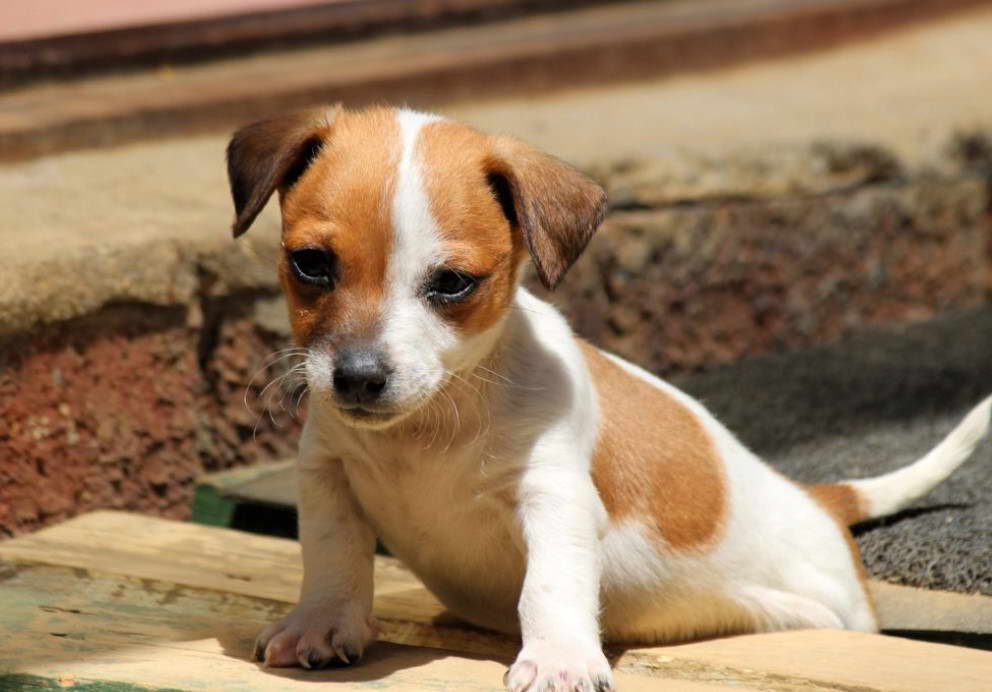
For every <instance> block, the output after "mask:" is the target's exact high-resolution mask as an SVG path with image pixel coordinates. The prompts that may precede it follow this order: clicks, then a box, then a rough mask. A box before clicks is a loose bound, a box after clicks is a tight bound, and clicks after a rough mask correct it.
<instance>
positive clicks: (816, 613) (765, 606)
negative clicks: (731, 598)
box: [739, 586, 849, 632]
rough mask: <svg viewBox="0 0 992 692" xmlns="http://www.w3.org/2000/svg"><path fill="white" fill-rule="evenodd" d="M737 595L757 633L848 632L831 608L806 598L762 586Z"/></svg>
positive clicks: (744, 589)
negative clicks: (791, 631)
mask: <svg viewBox="0 0 992 692" xmlns="http://www.w3.org/2000/svg"><path fill="white" fill-rule="evenodd" d="M739 594H740V595H739V603H740V604H741V605H742V606H744V607H745V608H747V609H748V610H749V611H750V612H751V613H752V615H753V616H754V618H755V630H756V631H758V632H773V631H777V630H794V629H807V628H817V629H822V628H830V629H846V628H849V626H846V625H845V622H844V620H843V619H842V618H841V617H840V615H838V614H837V613H836V612H834V611H833V610H832V609H831V608H829V607H828V606H826V605H824V604H823V603H820V602H819V601H816V600H814V599H812V598H809V597H807V596H800V595H798V594H794V593H789V592H788V591H780V590H778V589H772V588H768V587H765V586H748V587H744V588H742V589H740V591H739Z"/></svg>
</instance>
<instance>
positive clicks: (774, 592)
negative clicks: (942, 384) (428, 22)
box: [228, 106, 992, 690]
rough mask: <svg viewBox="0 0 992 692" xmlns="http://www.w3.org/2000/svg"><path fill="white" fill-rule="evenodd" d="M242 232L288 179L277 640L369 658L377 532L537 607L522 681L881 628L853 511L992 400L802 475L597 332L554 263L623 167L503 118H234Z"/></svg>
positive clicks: (314, 659) (450, 580) (404, 551)
mask: <svg viewBox="0 0 992 692" xmlns="http://www.w3.org/2000/svg"><path fill="white" fill-rule="evenodd" d="M228 172H229V177H230V184H231V192H232V195H233V197H234V206H235V212H236V220H235V222H234V235H235V236H240V235H241V234H242V233H244V232H245V231H246V230H247V229H248V227H249V226H250V225H251V224H252V221H253V220H254V219H255V217H256V215H257V214H258V213H259V212H260V211H261V210H262V207H263V206H264V205H265V203H266V201H267V200H268V199H269V197H270V196H271V195H272V194H273V192H275V191H276V190H278V191H279V200H280V205H281V210H282V253H281V256H280V259H279V272H280V276H281V281H282V285H283V287H284V289H285V292H286V297H287V300H288V304H289V312H290V318H291V322H292V328H293V334H294V337H295V339H296V341H297V342H298V344H299V345H300V346H302V347H305V348H306V353H307V355H306V363H305V368H306V377H307V381H308V385H309V388H310V404H309V409H308V413H307V420H306V425H305V427H304V430H303V434H302V438H301V441H300V451H299V462H298V476H299V512H300V539H301V541H302V546H303V563H304V578H303V586H302V591H301V594H300V601H299V604H298V605H297V606H296V607H295V608H294V609H293V610H292V611H291V612H290V613H289V614H288V615H287V616H286V617H284V618H283V619H282V620H280V621H279V622H277V623H275V624H273V625H271V626H269V627H267V628H266V629H265V630H264V631H263V632H262V633H261V635H260V636H259V639H258V642H257V649H256V655H257V656H258V657H259V658H260V659H261V660H264V662H265V663H266V664H267V665H270V666H291V665H301V666H304V667H306V668H318V667H321V666H324V665H327V664H328V663H330V662H331V661H332V660H335V659H340V661H342V662H344V663H352V662H354V661H356V660H357V659H358V658H359V657H361V655H362V652H363V650H364V649H365V648H366V647H367V646H368V645H369V643H370V642H371V641H372V640H373V639H374V637H375V631H376V630H375V623H374V620H373V616H372V589H373V584H372V571H373V570H372V564H373V551H374V548H375V541H376V537H377V536H378V537H380V538H381V539H382V540H383V542H384V543H385V544H386V545H387V546H388V547H389V549H390V550H391V551H392V552H393V554H394V555H396V556H398V557H399V558H400V559H402V560H403V561H404V562H405V563H406V564H407V565H408V566H409V567H410V569H411V570H413V572H415V573H416V574H417V576H419V577H420V578H421V579H422V580H423V582H424V583H425V584H426V585H427V587H428V588H429V589H430V590H431V591H432V592H433V593H434V594H435V595H436V596H437V597H438V598H439V599H440V600H441V601H442V602H443V603H444V604H445V606H446V607H447V608H449V609H450V610H451V611H452V612H453V613H455V614H457V615H458V616H460V617H462V618H464V619H465V620H467V621H468V622H471V623H474V624H476V625H479V626H482V627H487V628H491V629H494V630H498V631H501V632H508V633H513V634H519V635H520V636H521V637H522V641H523V647H522V649H521V651H520V653H519V655H518V657H517V659H516V661H515V662H514V663H513V665H512V666H511V667H510V668H509V670H508V671H507V675H506V679H505V682H506V685H507V687H508V688H509V689H511V690H610V689H612V688H613V678H612V675H611V672H610V667H609V665H608V664H607V661H606V658H605V657H604V656H603V653H602V650H601V644H600V642H601V640H602V639H606V640H614V641H623V642H634V643H658V642H669V641H673V640H680V639H685V638H689V637H698V636H709V635H716V634H723V633H731V632H756V631H768V630H779V629H786V628H802V627H836V628H849V629H855V630H862V631H867V632H871V631H875V630H876V629H877V624H876V618H875V614H874V613H873V610H872V603H871V598H870V596H869V594H868V591H867V589H866V585H865V574H864V570H863V568H862V566H861V563H860V559H859V556H858V552H857V548H856V547H855V545H854V543H853V541H852V540H851V536H850V534H849V532H848V529H847V526H848V525H849V524H851V523H853V522H857V521H861V520H864V519H869V518H872V517H878V516H881V515H884V514H888V513H891V512H894V511H896V510H898V509H899V508H900V507H903V506H904V505H905V504H906V503H908V502H909V501H911V500H913V499H914V498H916V497H918V496H920V495H922V494H923V493H925V492H927V491H928V490H930V488H932V487H933V486H934V485H936V484H937V483H938V482H940V481H941V480H942V479H943V478H945V477H946V476H947V475H948V474H950V473H951V472H952V471H953V470H954V469H955V468H956V467H957V466H958V465H959V464H960V463H961V462H962V461H963V460H964V459H965V458H966V457H967V456H968V455H969V454H970V453H971V451H972V450H973V449H974V447H975V445H976V444H977V443H978V442H979V440H980V439H981V438H982V437H983V436H984V435H985V433H986V431H987V429H988V425H989V415H990V407H992V399H986V400H985V401H984V402H982V403H981V404H980V405H979V406H978V407H977V408H976V409H974V411H972V412H971V413H970V414H969V415H968V416H967V418H965V420H964V421H963V422H962V423H961V424H960V425H959V426H958V427H957V429H955V430H954V431H953V432H952V433H951V434H950V435H949V436H948V437H947V438H946V439H945V440H944V441H943V442H941V443H940V445H938V446H937V447H936V448H935V449H934V450H933V451H932V452H930V453H929V454H927V455H926V456H925V457H923V458H922V459H921V460H919V461H918V462H916V463H914V464H912V465H910V466H908V467H906V468H903V469H901V470H899V471H896V472H894V473H890V474H887V475H884V476H880V477H878V478H872V479H868V480H859V481H846V482H842V483H836V484H829V485H811V486H810V485H806V486H804V485H801V484H798V483H794V482H792V481H790V480H788V479H786V478H784V477H783V476H781V475H779V474H778V473H776V472H775V471H773V470H772V469H770V468H769V467H767V466H766V465H764V464H763V463H762V462H761V461H760V460H759V459H758V458H757V457H755V455H753V454H752V453H751V452H749V451H748V450H747V449H745V448H744V447H743V446H742V445H741V444H740V443H739V442H738V441H737V440H736V439H735V438H734V437H733V435H732V434H731V433H730V432H728V431H727V430H726V429H725V428H724V427H723V426H722V425H721V424H720V423H719V422H717V421H716V420H715V419H714V418H713V416H711V415H710V414H709V413H707V411H706V410H705V409H704V408H703V407H702V406H701V405H700V404H699V403H697V402H696V401H694V400H692V399H691V398H689V397H688V396H686V395H685V394H683V393H682V392H679V391H678V390H676V389H674V388H673V387H671V386H670V385H668V384H666V383H665V382H663V381H661V380H659V379H657V378H655V377H653V376H652V375H650V374H649V373H647V372H645V371H643V370H641V369H640V368H638V367H637V366H634V365H631V364H630V363H627V362H625V361H623V360H621V359H620V358H618V357H616V356H613V355H610V354H608V353H604V352H602V351H600V350H598V349H597V348H595V347H594V346H592V345H590V344H588V343H585V342H583V341H582V340H580V339H578V338H576V337H575V336H574V335H573V334H572V332H571V330H570V329H569V327H568V325H567V324H566V322H565V320H564V319H563V318H562V317H561V316H560V315H559V314H558V313H557V312H556V311H555V310H554V308H552V307H551V306H549V305H548V304H547V303H545V302H543V301H541V300H539V299H537V298H536V297H534V296H533V295H532V294H530V293H528V292H527V291H526V290H525V289H523V288H521V287H520V277H521V272H522V266H523V264H524V262H525V260H527V259H528V258H529V259H530V260H531V261H532V262H533V265H534V268H535V269H536V271H537V275H538V276H539V277H540V280H541V281H542V283H543V284H544V285H545V286H547V287H549V288H553V287H554V286H555V285H556V284H558V282H559V281H561V279H562V277H563V275H564V274H565V272H566V271H567V270H568V268H569V266H570V265H571V264H572V263H573V262H574V261H575V260H576V259H577V258H578V256H579V255H580V254H581V253H582V251H583V249H584V248H585V246H586V244H587V243H588V242H589V239H590V237H591V236H592V234H593V232H594V231H595V229H596V227H597V226H598V225H599V223H600V221H601V220H602V218H603V214H604V212H605V209H606V198H605V195H604V192H603V190H602V189H601V188H600V187H599V186H598V185H597V184H596V183H594V182H592V181H591V180H589V179H588V178H586V177H585V176H583V175H582V174H581V173H579V172H578V171H576V170H575V169H573V168H571V167H570V166H568V165H566V164H565V163H563V162H561V161H558V160H556V159H554V158H552V157H550V156H548V155H545V154H542V153H540V152H538V151H535V150H534V149H532V148H530V147H528V146H527V145H525V144H523V143H521V142H519V141H517V140H516V139H513V138H512V137H507V136H490V135H486V134H483V133H480V132H477V131H475V130H473V129H471V128H469V127H466V126H464V125H460V124H458V123H455V122H450V121H447V120H444V119H442V118H439V117H436V116H432V115H425V114H422V113H416V112H412V111H409V110H402V109H390V108H374V109H370V110H364V111H358V112H351V111H346V110H343V109H342V108H341V107H339V106H336V107H328V108H321V109H316V110H312V111H308V112H304V113H299V114H294V115H289V116H286V117H281V118H276V119H272V120H266V121H263V122H259V123H255V124H253V125H249V126H247V127H245V128H243V129H241V130H239V131H238V132H237V133H236V134H235V135H234V137H233V139H232V140H231V143H230V145H229V147H228Z"/></svg>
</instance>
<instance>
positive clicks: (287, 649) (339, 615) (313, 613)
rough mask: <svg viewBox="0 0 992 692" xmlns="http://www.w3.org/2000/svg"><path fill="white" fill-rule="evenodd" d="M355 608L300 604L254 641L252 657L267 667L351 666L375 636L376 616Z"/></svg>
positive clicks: (263, 631)
mask: <svg viewBox="0 0 992 692" xmlns="http://www.w3.org/2000/svg"><path fill="white" fill-rule="evenodd" d="M357 610H358V609H357V608H351V607H345V608H340V607H330V606H326V605H319V606H314V605H306V604H303V603H301V604H299V605H297V606H296V607H295V608H293V610H291V611H290V612H289V614H287V615H286V617H284V618H283V619H282V620H279V621H278V622H274V623H272V624H271V625H269V626H268V627H266V628H265V629H264V630H262V633H261V634H259V635H258V638H257V639H256V640H255V653H254V656H255V660H257V661H262V662H263V663H264V664H265V665H266V666H272V667H283V666H296V665H299V666H303V667H304V668H323V667H324V666H327V665H330V664H332V663H337V664H338V665H350V664H352V663H355V662H356V661H358V659H360V658H361V657H362V654H363V653H364V652H365V648H366V647H367V646H368V645H369V644H370V643H371V642H372V641H373V640H374V639H375V637H376V629H377V628H376V622H375V618H374V617H373V616H372V615H370V614H361V613H358V612H357Z"/></svg>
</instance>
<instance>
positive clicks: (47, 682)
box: [0, 673, 183, 692]
mask: <svg viewBox="0 0 992 692" xmlns="http://www.w3.org/2000/svg"><path fill="white" fill-rule="evenodd" d="M35 690H58V691H59V692H66V691H68V692H183V691H182V690H179V689H177V688H175V687H144V686H139V685H132V684H131V683H128V682H114V681H113V680H92V681H85V682H72V683H66V681H64V680H63V681H62V682H60V681H58V680H52V679H50V678H44V677H41V676H40V675H25V674H23V673H9V674H6V675H0V692H34V691H35Z"/></svg>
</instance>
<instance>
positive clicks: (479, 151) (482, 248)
mask: <svg viewBox="0 0 992 692" xmlns="http://www.w3.org/2000/svg"><path fill="white" fill-rule="evenodd" d="M228 173H229V176H230V182H231V191H232V194H233V197H234V202H235V210H236V214H237V218H236V221H235V223H234V233H235V236H237V235H240V234H241V233H243V232H244V231H245V230H247V228H248V227H249V226H250V225H251V223H252V221H253V220H254V218H255V216H256V215H257V214H258V213H259V212H260V211H261V209H262V207H263V206H264V205H265V202H266V201H267V200H268V198H269V197H270V196H271V194H272V193H273V192H274V191H275V190H278V191H279V192H280V203H281V209H282V220H283V225H282V228H283V242H282V248H283V253H282V256H281V258H280V264H279V271H280V276H281V280H282V285H283V288H284V289H285V292H286V296H287V300H288V303H289V310H290V319H291V323H292V326H293V333H294V336H295V338H296V340H297V342H298V343H299V344H300V345H301V346H305V347H306V348H307V352H308V356H307V378H308V383H309V385H310V388H311V390H312V391H313V392H314V393H315V394H317V395H318V396H322V397H324V398H327V399H328V400H331V401H333V403H334V404H335V409H336V410H337V411H338V412H339V415H340V416H341V418H342V419H343V420H344V421H345V422H347V423H349V424H351V425H354V426H357V427H372V428H384V427H388V426H389V425H391V424H392V423H394V422H396V421H399V420H400V419H402V418H403V417H405V416H406V415H409V414H410V413H412V412H414V411H416V410H418V409H419V408H420V406H421V405H423V404H424V403H426V402H427V401H429V400H430V399H431V398H432V397H433V396H434V395H435V394H436V393H437V391H438V390H439V389H440V388H441V387H442V386H444V384H445V383H446V382H447V380H448V378H449V377H450V376H451V375H452V374H453V373H458V372H459V371H464V370H466V369H468V368H471V367H472V366H474V365H476V364H477V363H478V362H479V360H480V359H481V358H483V357H484V356H485V355H486V354H487V353H488V352H489V351H490V350H491V348H492V346H493V344H494V343H495V341H496V339H497V337H498V335H499V333H500V331H501V326H502V322H503V318H504V316H505V315H506V314H507V311H508V309H509V306H510V303H511V301H512V299H513V293H514V290H515V287H516V283H517V281H518V278H519V273H520V266H521V263H522V261H523V260H524V259H525V258H526V257H527V256H528V254H529V255H530V256H531V257H532V258H533V260H534V263H535V266H536V268H537V271H538V274H539V276H540V278H541V280H542V281H543V282H544V284H545V285H546V286H549V287H553V286H554V285H555V284H556V283H557V282H558V281H559V280H560V278H561V276H562V275H563V274H564V272H565V271H566V270H567V269H568V267H569V266H570V265H571V264H572V262H574V261H575V259H576V258H577V257H578V256H579V254H580V253H581V252H582V250H583V249H584V247H585V246H586V244H587V243H588V240H589V238H590V237H591V235H592V233H593V231H594V230H595V228H596V226H598V224H599V222H600V220H601V218H602V215H603V212H604V209H605V196H604V194H603V191H602V189H601V188H600V187H599V186H598V185H596V184H595V183H593V182H592V181H590V180H588V179H587V178H585V177H584V176H583V175H581V174H580V173H578V172H577V171H576V170H574V169H573V168H571V167H569V166H568V165H566V164H564V163H562V162H560V161H558V160H556V159H553V158H552V157H549V156H546V155H544V154H540V153H538V152H536V151H535V150H533V149H531V148H529V147H527V146H526V145H524V144H522V143H520V142H518V141H517V140H514V139H512V138H509V137H494V136H487V135H484V134H482V133H480V132H477V131H475V130H472V129H471V128H468V127H465V126H463V125H460V124H458V123H454V122H450V121H446V120H442V119H439V118H435V117H433V116H426V115H423V114H419V113H413V112H410V111H402V110H395V109H386V108H379V109H372V110H367V111H361V112H347V111H344V110H342V109H341V108H328V109H319V110H315V111H308V112H305V113H300V114H295V115H290V116H286V117H283V118H277V119H274V120H268V121H263V122H260V123H256V124H254V125H249V126H247V127H245V128H243V129H241V130H239V131H238V132H237V133H236V134H235V135H234V137H233V139H232V140H231V144H230V145H229V147H228Z"/></svg>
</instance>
